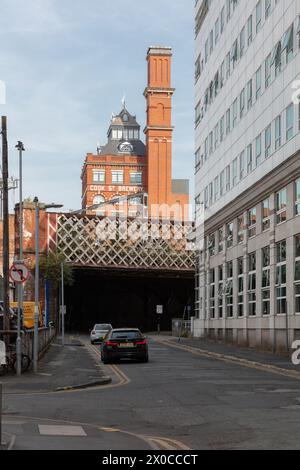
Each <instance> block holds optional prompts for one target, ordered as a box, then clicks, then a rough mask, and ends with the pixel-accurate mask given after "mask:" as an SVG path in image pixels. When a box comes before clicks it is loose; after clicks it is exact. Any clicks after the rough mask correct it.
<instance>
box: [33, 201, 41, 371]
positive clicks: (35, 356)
mask: <svg viewBox="0 0 300 470" xmlns="http://www.w3.org/2000/svg"><path fill="white" fill-rule="evenodd" d="M34 202H35V278H34V279H35V282H34V285H35V288H34V343H33V371H34V372H35V373H37V370H38V359H39V281H40V279H39V251H40V247H39V244H40V236H39V228H40V209H39V200H38V198H37V197H36V198H35V199H34Z"/></svg>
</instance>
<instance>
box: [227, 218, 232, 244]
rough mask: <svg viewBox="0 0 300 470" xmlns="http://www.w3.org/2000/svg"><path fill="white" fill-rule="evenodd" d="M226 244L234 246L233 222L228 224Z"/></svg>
mask: <svg viewBox="0 0 300 470" xmlns="http://www.w3.org/2000/svg"><path fill="white" fill-rule="evenodd" d="M226 246H227V248H231V247H232V246H233V223H230V224H227V225H226Z"/></svg>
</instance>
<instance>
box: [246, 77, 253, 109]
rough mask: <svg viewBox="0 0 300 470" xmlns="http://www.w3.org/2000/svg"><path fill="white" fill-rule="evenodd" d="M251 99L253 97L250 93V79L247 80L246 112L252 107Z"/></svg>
mask: <svg viewBox="0 0 300 470" xmlns="http://www.w3.org/2000/svg"><path fill="white" fill-rule="evenodd" d="M252 97H253V92H252V79H251V80H249V82H248V84H247V108H248V111H249V109H250V108H251V107H252Z"/></svg>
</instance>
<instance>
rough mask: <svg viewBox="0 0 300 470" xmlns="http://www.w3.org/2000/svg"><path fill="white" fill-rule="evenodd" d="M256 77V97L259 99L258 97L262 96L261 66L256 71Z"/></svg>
mask: <svg viewBox="0 0 300 470" xmlns="http://www.w3.org/2000/svg"><path fill="white" fill-rule="evenodd" d="M255 79H256V99H257V100H258V98H259V97H260V96H261V67H259V69H258V70H257V71H256V75H255Z"/></svg>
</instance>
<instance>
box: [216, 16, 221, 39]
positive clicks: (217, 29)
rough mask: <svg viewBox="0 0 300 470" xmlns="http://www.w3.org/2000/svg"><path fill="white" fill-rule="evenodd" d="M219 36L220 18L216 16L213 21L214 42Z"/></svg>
mask: <svg viewBox="0 0 300 470" xmlns="http://www.w3.org/2000/svg"><path fill="white" fill-rule="evenodd" d="M219 36H220V19H219V18H217V21H216V22H215V44H217V42H218V40H219Z"/></svg>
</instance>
